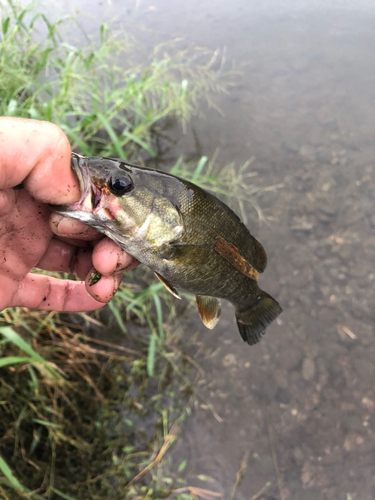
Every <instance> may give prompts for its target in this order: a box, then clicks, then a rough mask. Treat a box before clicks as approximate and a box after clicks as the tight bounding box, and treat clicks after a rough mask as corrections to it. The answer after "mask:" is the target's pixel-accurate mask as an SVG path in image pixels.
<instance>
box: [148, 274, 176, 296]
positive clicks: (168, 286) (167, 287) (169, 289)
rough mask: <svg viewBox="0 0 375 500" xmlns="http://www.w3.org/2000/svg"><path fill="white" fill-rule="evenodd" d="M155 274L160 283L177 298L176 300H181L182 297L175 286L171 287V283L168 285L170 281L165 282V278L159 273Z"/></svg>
mask: <svg viewBox="0 0 375 500" xmlns="http://www.w3.org/2000/svg"><path fill="white" fill-rule="evenodd" d="M154 274H155V276H156V277H157V279H158V280H159V281H160V283H163V285H164V286H165V288H166V289H167V290H168V292H170V293H171V294H172V295H173V296H174V297H176V299H180V300H181V297H180V296H179V294H178V291H177V290H176V289H175V287H174V286H173V285H171V284H170V283H168V281H167V280H165V279H164V278H163V276H160V274H159V273H157V272H156V271H154Z"/></svg>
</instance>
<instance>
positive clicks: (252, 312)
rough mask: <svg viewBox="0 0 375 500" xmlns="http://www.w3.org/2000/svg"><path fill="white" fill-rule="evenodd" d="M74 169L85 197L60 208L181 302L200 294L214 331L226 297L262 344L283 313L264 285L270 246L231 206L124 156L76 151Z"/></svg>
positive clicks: (249, 338)
mask: <svg viewBox="0 0 375 500" xmlns="http://www.w3.org/2000/svg"><path fill="white" fill-rule="evenodd" d="M71 167H72V169H73V171H74V172H75V174H76V175H77V177H78V180H79V185H80V190H81V198H80V200H79V201H78V202H76V203H73V204H70V205H59V206H56V205H55V206H53V207H52V208H53V210H54V211H56V212H57V213H59V214H61V215H64V216H67V217H71V218H73V219H77V220H79V221H81V222H84V223H85V224H87V225H89V226H91V227H93V228H95V229H96V230H98V231H100V232H101V233H103V234H105V235H106V236H108V237H109V238H111V239H112V240H113V241H114V242H116V243H117V244H118V245H119V246H120V247H121V248H123V249H124V250H126V252H128V253H129V254H131V255H132V256H133V257H135V258H136V259H138V261H139V262H140V263H143V264H145V265H146V266H148V267H149V268H150V269H152V271H153V272H154V274H155V276H156V277H157V278H158V279H159V280H160V281H161V283H162V284H163V285H164V286H165V288H166V289H167V290H168V291H169V292H170V293H171V294H172V295H174V296H175V297H176V298H178V299H179V298H180V293H179V291H184V292H188V293H191V294H194V295H195V298H196V303H197V307H198V312H199V315H200V317H201V319H202V321H203V324H204V325H205V326H206V327H207V328H209V329H213V328H214V327H215V326H216V324H217V322H218V320H219V317H220V311H221V299H224V300H227V301H229V302H230V303H231V304H233V306H234V308H235V315H236V320H237V325H238V329H239V332H240V334H241V337H242V339H243V340H244V341H245V342H247V343H248V344H249V345H254V344H256V343H258V342H259V341H260V339H261V338H262V337H263V335H264V333H265V331H266V327H267V326H268V325H269V324H270V323H272V322H273V321H274V320H275V319H276V318H277V317H278V316H279V314H280V313H281V312H282V308H281V306H280V305H279V303H278V302H277V301H276V300H275V299H274V298H272V297H271V296H270V295H269V294H268V293H266V292H264V291H263V290H261V289H260V288H259V286H258V276H259V274H260V273H263V271H264V270H265V268H266V265H267V256H266V252H265V250H264V248H263V246H262V245H261V244H260V243H259V242H258V241H257V240H256V239H255V238H254V236H252V235H251V234H250V232H249V230H248V229H247V227H246V226H245V224H244V223H243V222H242V221H241V219H240V218H239V217H238V216H237V215H236V214H235V213H234V212H233V211H232V210H231V209H230V208H229V207H228V206H227V205H226V204H224V203H223V202H222V201H220V200H219V199H218V198H216V197H215V196H214V195H212V194H210V193H209V192H207V191H205V190H203V189H201V188H200V187H198V186H196V185H195V184H193V183H191V182H189V181H187V180H184V179H181V178H179V177H176V176H174V175H171V174H168V173H166V172H162V171H159V170H154V169H152V168H147V167H143V166H137V165H134V164H131V163H128V162H127V161H124V160H121V159H117V158H110V157H108V158H101V157H85V156H81V155H79V154H77V153H72V156H71Z"/></svg>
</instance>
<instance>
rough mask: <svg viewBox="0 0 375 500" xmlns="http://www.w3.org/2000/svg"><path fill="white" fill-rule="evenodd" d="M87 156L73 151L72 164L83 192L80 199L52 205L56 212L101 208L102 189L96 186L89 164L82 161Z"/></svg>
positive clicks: (85, 210)
mask: <svg viewBox="0 0 375 500" xmlns="http://www.w3.org/2000/svg"><path fill="white" fill-rule="evenodd" d="M84 159H85V157H84V156H81V155H78V154H77V153H72V157H71V162H70V166H71V168H72V170H73V172H74V173H75V174H76V176H77V178H78V182H79V189H80V192H81V196H80V199H79V200H78V201H76V202H75V203H71V204H69V205H51V208H53V209H54V210H55V211H56V212H60V213H70V212H81V213H82V212H89V213H91V212H96V211H97V210H99V208H100V203H101V199H102V192H101V190H100V189H99V188H98V187H97V186H95V184H94V183H93V182H92V180H91V177H90V172H89V168H88V166H87V164H86V163H85V162H84V161H82V160H84Z"/></svg>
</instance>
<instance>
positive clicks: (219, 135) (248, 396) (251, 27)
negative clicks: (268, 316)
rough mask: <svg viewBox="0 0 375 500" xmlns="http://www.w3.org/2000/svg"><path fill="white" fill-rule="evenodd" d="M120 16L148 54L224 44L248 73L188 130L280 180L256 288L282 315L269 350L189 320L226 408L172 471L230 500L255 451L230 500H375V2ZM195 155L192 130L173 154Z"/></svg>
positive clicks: (146, 9)
mask: <svg viewBox="0 0 375 500" xmlns="http://www.w3.org/2000/svg"><path fill="white" fill-rule="evenodd" d="M115 3H116V2H115ZM117 3H118V2H117ZM258 3H259V4H260V3H261V4H262V5H258ZM104 7H105V6H104V4H103V6H101V5H100V4H99V5H97V10H98V12H99V13H103V12H104ZM118 7H119V6H118V5H117V9H118ZM82 9H83V10H84V9H85V3H84V2H82ZM106 9H107V14H108V16H109V17H111V15H110V14H111V12H113V11H111V10H110V7H109V6H108V5H107V4H106ZM121 9H123V10H122V11H121V12H122V13H123V15H122V14H121V15H122V21H121V22H123V23H127V25H128V26H130V27H132V28H133V29H135V27H137V28H139V27H141V26H143V27H145V30H144V31H143V33H144V35H143V36H144V38H145V40H146V42H147V43H148V44H149V47H150V49H151V48H152V46H153V45H154V44H155V43H157V42H159V41H162V40H165V39H170V38H171V37H173V36H182V37H185V38H186V39H187V42H193V43H195V44H196V45H205V46H208V47H211V48H212V49H215V48H216V47H223V46H224V45H225V46H226V50H227V57H228V59H230V60H233V59H236V61H237V62H238V63H240V64H241V65H242V72H243V73H242V76H240V77H238V79H237V82H236V87H235V88H234V89H233V90H232V91H231V92H230V94H229V95H227V96H224V97H221V98H220V102H219V105H220V107H221V109H222V112H223V114H222V116H219V115H218V114H217V113H216V112H214V111H207V113H206V115H207V118H206V120H195V121H194V122H193V125H192V128H194V130H195V132H196V135H197V136H198V137H199V140H200V143H201V149H202V152H203V153H204V154H206V155H207V156H212V155H213V154H214V152H215V150H216V149H217V148H220V154H219V156H218V161H219V162H220V164H222V165H225V164H226V163H227V162H229V161H236V163H237V164H238V165H240V164H241V163H242V162H244V161H245V160H247V159H248V158H249V157H251V156H253V155H254V156H255V158H256V159H255V161H254V162H253V163H252V165H251V167H250V168H251V169H252V170H255V171H256V172H257V173H258V176H257V177H255V178H254V182H255V183H257V185H259V187H267V186H270V185H278V184H283V187H282V188H279V189H277V190H276V191H275V192H265V193H264V194H262V195H261V196H260V197H259V198H258V200H257V201H258V203H259V206H260V208H261V209H262V211H263V214H264V216H265V219H266V223H259V221H258V219H257V215H256V213H255V211H254V212H251V213H249V223H248V226H249V228H250V229H251V231H252V233H253V234H254V235H255V236H256V237H257V238H258V239H259V240H260V241H261V243H262V244H263V245H264V247H265V249H266V251H267V253H268V258H269V264H268V267H267V269H266V272H265V273H264V275H262V276H261V277H260V280H259V283H260V286H261V287H262V288H263V289H264V290H266V291H267V292H268V293H270V294H271V295H272V296H274V297H275V298H276V299H277V300H278V301H279V302H280V304H281V305H282V306H283V308H284V312H283V314H282V315H281V316H280V318H279V319H278V321H277V322H275V324H274V325H272V326H271V327H270V328H268V331H267V334H266V336H265V338H264V339H263V341H262V342H261V344H260V345H258V346H255V347H253V348H250V347H248V346H246V344H244V343H243V342H242V340H241V339H240V336H239V334H238V331H237V327H236V325H235V321H234V312H233V308H231V307H230V306H228V307H224V313H223V317H222V319H221V322H220V323H219V325H218V326H217V327H216V329H215V330H213V331H212V332H211V331H208V330H205V329H204V327H203V326H202V325H201V324H200V322H199V320H198V319H197V320H196V319H195V318H196V317H195V316H194V315H193V316H192V317H190V319H187V318H182V319H181V321H184V322H185V323H187V322H188V321H192V322H193V323H192V326H191V328H194V329H195V330H196V329H199V330H201V331H202V333H201V337H200V338H201V345H200V350H199V352H198V354H197V361H199V363H200V364H201V366H202V367H203V368H204V370H205V372H206V375H205V380H206V382H207V383H208V385H207V386H206V387H205V388H203V389H202V390H203V392H204V393H205V397H206V399H207V400H208V401H209V402H210V403H212V404H213V406H214V408H215V411H216V414H217V415H216V418H215V417H214V416H213V414H212V412H210V411H209V410H208V409H207V407H205V405H203V404H202V405H201V407H199V408H197V410H196V412H195V415H194V416H193V417H192V418H190V420H189V421H188V423H187V426H186V428H185V431H184V435H183V439H182V440H181V441H180V442H179V443H178V444H177V446H176V449H175V454H176V455H175V456H176V463H177V460H178V457H183V458H185V457H186V456H188V457H189V463H188V467H187V469H186V471H187V477H188V481H189V484H193V483H194V481H195V483H196V484H197V485H200V486H201V487H205V488H209V489H211V490H214V491H219V492H221V493H223V495H224V498H225V499H229V498H230V497H231V492H232V489H233V486H234V483H235V481H236V473H237V471H238V470H239V468H240V465H241V461H242V460H243V458H244V457H245V458H246V457H247V466H246V468H245V470H244V474H243V478H242V482H241V484H240V485H239V487H238V488H237V491H236V496H235V498H236V500H249V499H251V498H253V499H255V498H256V499H259V500H275V499H277V500H302V499H303V500H317V499H319V500H373V499H374V498H375V474H374V472H375V442H374V426H375V422H374V415H375V384H374V376H375V362H374V360H375V341H374V323H375V300H374V280H375V271H374V264H375V234H374V232H375V212H374V206H375V203H374V188H375V177H374V173H375V172H374V171H375V167H374V165H375V146H374V134H375V114H374V102H375V52H374V50H373V47H374V44H375V30H374V27H375V9H374V8H373V5H372V4H371V3H370V2H366V1H364V0H363V1H361V2H353V4H352V5H349V4H347V5H346V6H345V7H343V6H341V5H340V2H337V1H332V2H330V7H326V6H325V3H324V2H323V1H322V2H319V1H317V2H307V1H303V2H298V3H297V2H277V1H276V0H274V1H267V2H245V1H240V0H235V1H233V2H224V1H222V0H211V1H210V2H208V1H206V2H202V0H199V1H198V0H191V1H190V2H183V1H182V0H177V1H176V0H174V1H173V2H172V1H171V0H158V1H157V2H156V1H154V2H152V1H149V0H147V1H141V2H135V3H134V2H123V5H122V6H121ZM91 11H92V10H91ZM116 14H117V15H119V12H118V10H117V12H116ZM114 15H115V13H113V16H114ZM140 32H141V30H140V31H139V32H137V36H139V33H140ZM193 150H195V143H194V135H193V134H192V132H191V129H190V132H189V133H188V135H187V136H185V137H184V138H183V139H182V141H181V142H180V143H179V145H178V152H179V153H186V154H188V153H189V152H191V151H193ZM196 474H206V475H208V476H210V477H211V478H212V479H213V482H212V483H207V482H200V481H198V480H197V479H196V477H195V475H196ZM267 483H270V484H269V485H268V486H267Z"/></svg>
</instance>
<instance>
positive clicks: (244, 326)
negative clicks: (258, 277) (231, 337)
mask: <svg viewBox="0 0 375 500" xmlns="http://www.w3.org/2000/svg"><path fill="white" fill-rule="evenodd" d="M281 312H282V308H281V307H280V305H279V303H278V302H276V300H275V299H273V298H272V297H271V296H270V295H268V293H266V292H263V290H260V292H259V295H258V297H257V300H256V302H255V303H253V304H251V306H250V307H249V308H248V309H245V310H244V311H241V312H240V311H237V310H236V319H237V326H238V329H239V331H240V334H241V337H242V339H243V341H244V342H247V343H248V344H249V345H254V344H256V343H257V342H259V341H260V339H261V338H262V337H263V335H264V334H265V331H266V328H267V326H268V325H269V324H270V323H272V321H274V320H275V319H276V318H277V317H278V315H279V314H280V313H281Z"/></svg>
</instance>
